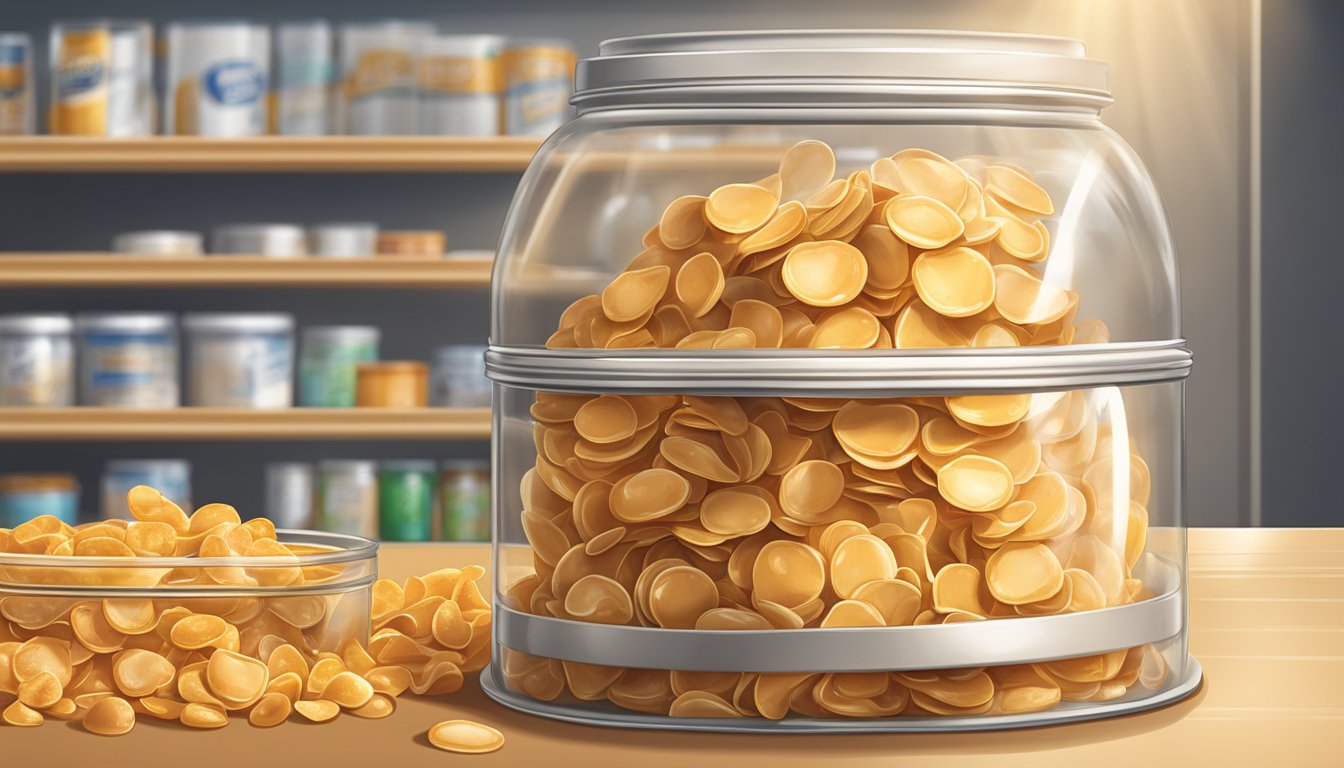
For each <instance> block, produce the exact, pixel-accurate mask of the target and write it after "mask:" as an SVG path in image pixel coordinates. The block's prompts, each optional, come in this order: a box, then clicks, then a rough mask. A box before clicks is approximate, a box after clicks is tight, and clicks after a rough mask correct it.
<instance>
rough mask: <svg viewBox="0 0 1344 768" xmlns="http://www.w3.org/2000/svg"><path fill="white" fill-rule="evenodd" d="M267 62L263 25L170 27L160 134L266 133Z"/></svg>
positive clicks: (267, 36)
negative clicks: (161, 130) (161, 132)
mask: <svg viewBox="0 0 1344 768" xmlns="http://www.w3.org/2000/svg"><path fill="white" fill-rule="evenodd" d="M270 58H271V30H270V29H269V28H267V27H266V26H264V25H262V24H253V23H250V22H245V21H212V22H174V23H172V24H169V25H168V74H167V83H166V93H165V95H164V108H163V132H164V134H165V135H170V136H260V135H262V134H264V133H266V123H267V103H266V102H267V98H266V90H267V87H268V82H269V80H270V69H271V62H270Z"/></svg>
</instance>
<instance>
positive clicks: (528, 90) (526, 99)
mask: <svg viewBox="0 0 1344 768" xmlns="http://www.w3.org/2000/svg"><path fill="white" fill-rule="evenodd" d="M576 60H577V55H576V54H575V52H574V46H573V45H572V44H571V43H570V42H569V41H567V40H526V39H510V40H509V42H508V45H506V46H505V48H504V53H503V55H502V56H501V57H500V62H501V66H500V70H501V72H502V75H501V77H502V79H503V83H504V133H506V134H508V135H510V136H546V135H549V134H550V133H551V132H553V131H554V130H555V129H556V128H559V127H560V126H561V125H563V124H564V123H565V121H566V120H568V119H569V117H570V109H569V97H570V96H572V95H573V94H574V66H575V63H576Z"/></svg>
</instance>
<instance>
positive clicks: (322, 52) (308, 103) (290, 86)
mask: <svg viewBox="0 0 1344 768" xmlns="http://www.w3.org/2000/svg"><path fill="white" fill-rule="evenodd" d="M332 68H333V64H332V60H331V25H330V24H329V23H327V21H326V20H325V19H312V20H309V21H284V22H281V23H280V24H278V25H276V28H275V115H276V116H275V132H276V133H278V134H280V135H282V136H324V135H326V134H328V133H331V73H332Z"/></svg>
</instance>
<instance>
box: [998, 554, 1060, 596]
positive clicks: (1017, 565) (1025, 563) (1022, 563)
mask: <svg viewBox="0 0 1344 768" xmlns="http://www.w3.org/2000/svg"><path fill="white" fill-rule="evenodd" d="M985 577H986V578H985V580H986V582H987V583H988V584H989V591H990V593H991V594H993V595H994V597H995V599H997V600H1000V601H1002V602H1004V603H1007V604H1009V605H1021V604H1023V603H1032V602H1036V601H1038V600H1044V599H1045V598H1047V597H1050V596H1051V595H1053V594H1055V593H1056V592H1058V591H1059V590H1060V588H1061V587H1063V586H1064V569H1063V568H1062V567H1061V566H1060V564H1059V560H1058V558H1056V557H1055V554H1054V553H1053V552H1051V551H1050V548H1049V547H1046V546H1045V545H1044V544H1030V543H1009V544H1005V545H1003V546H1002V547H1000V548H999V549H998V550H996V551H995V552H994V554H992V555H990V557H989V561H988V562H987V563H985Z"/></svg>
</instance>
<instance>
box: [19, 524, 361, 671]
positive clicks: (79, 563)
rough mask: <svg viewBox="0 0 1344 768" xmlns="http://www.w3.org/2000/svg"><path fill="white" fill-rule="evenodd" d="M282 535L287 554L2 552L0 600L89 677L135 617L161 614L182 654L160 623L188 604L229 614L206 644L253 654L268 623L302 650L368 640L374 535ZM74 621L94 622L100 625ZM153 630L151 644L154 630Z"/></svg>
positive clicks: (106, 661) (312, 653) (125, 643)
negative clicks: (61, 644)
mask: <svg viewBox="0 0 1344 768" xmlns="http://www.w3.org/2000/svg"><path fill="white" fill-rule="evenodd" d="M14 535H15V536H16V538H17V537H18V536H19V535H20V534H19V532H18V531H16V532H15V534H14ZM40 538H41V537H40V536H39V537H35V539H36V540H40ZM278 538H279V541H280V542H281V543H282V544H284V545H286V546H287V547H289V548H290V550H292V551H293V552H294V553H295V555H296V556H295V557H274V556H270V557H210V558H201V557H141V556H135V557H129V556H128V557H120V556H118V557H85V556H55V555H47V554H42V553H40V552H38V553H36V554H0V605H3V607H4V609H5V615H6V616H12V617H20V620H17V621H15V622H14V623H13V624H12V625H11V626H12V630H13V631H14V632H15V633H21V634H22V636H23V637H24V638H28V637H33V636H51V637H56V638H59V639H61V640H63V641H67V642H68V643H69V647H70V661H71V662H72V665H73V667H74V669H75V672H76V674H75V675H74V678H75V679H76V680H83V679H84V677H87V675H83V676H81V675H80V674H78V673H79V672H80V671H81V670H87V669H90V668H92V667H90V666H88V665H98V666H101V665H110V664H111V661H112V657H113V655H115V654H116V653H118V652H120V651H121V650H122V648H123V647H130V644H131V643H132V641H131V640H128V639H127V638H128V636H129V637H134V638H141V637H143V636H145V634H146V633H145V632H143V631H140V632H136V631H134V629H135V627H130V626H128V624H130V623H131V622H134V623H135V624H136V626H137V627H143V626H144V624H149V625H150V626H151V627H152V626H155V625H158V627H159V632H160V633H161V634H162V635H163V637H162V649H161V650H162V651H163V652H164V653H168V654H176V655H179V656H180V655H183V654H184V653H185V652H184V651H183V650H181V649H178V648H175V647H174V646H173V645H172V644H171V643H170V642H169V640H168V638H167V634H166V628H170V627H172V626H173V623H174V622H175V621H176V620H179V619H181V618H182V617H184V616H190V615H192V614H209V615H212V616H218V617H219V618H222V619H223V620H224V622H225V623H226V624H227V628H226V630H225V633H224V634H222V635H221V636H220V637H218V638H217V641H218V644H216V643H213V642H212V643H211V645H212V646H214V647H217V648H229V649H230V650H233V651H235V652H238V653H243V654H246V655H248V656H252V657H254V658H255V657H258V655H259V649H260V648H261V647H262V645H264V644H266V643H268V642H271V641H268V640H266V639H265V638H267V637H268V636H270V635H275V636H277V637H280V638H283V640H284V642H287V643H291V644H293V645H294V647H295V648H297V649H299V651H300V652H302V653H303V654H304V655H305V656H307V657H308V658H310V659H312V658H315V657H316V656H317V654H318V653H321V652H332V653H339V652H341V651H342V650H343V648H344V646H345V645H346V644H347V643H349V642H351V641H355V642H359V643H363V644H367V642H368V635H369V604H370V603H369V601H370V598H371V592H372V589H371V588H372V585H373V581H374V579H375V577H376V575H377V559H376V556H377V550H378V545H377V544H375V543H374V542H372V541H366V540H364V539H359V538H356V537H353V536H341V535H337V534H330V533H315V532H311V531H280V532H279V537H278ZM151 605H152V609H153V610H148V608H149V607H150V606H151ZM90 611H93V613H90ZM142 611H143V612H145V613H147V614H148V615H142V613H141V612H142ZM104 612H106V616H107V617H109V618H104ZM112 618H115V619H117V620H118V624H117V625H115V626H116V629H113V627H110V626H107V624H106V622H107V621H110V620H112ZM123 621H124V622H126V623H122V622H123ZM72 625H73V626H74V627H75V630H74V631H72V630H71V627H72ZM81 626H82V627H92V628H94V629H98V628H100V627H101V633H98V632H92V631H89V630H84V631H81ZM123 629H125V630H127V633H126V634H123V633H122V632H121V631H120V630H123ZM3 634H4V633H3V632H0V635H3ZM149 634H150V635H152V634H153V632H152V631H151V632H150V633H149ZM6 639H8V640H12V639H14V637H8V636H7V637H6ZM149 639H153V640H155V641H156V643H155V645H154V646H153V647H152V649H153V650H156V651H159V650H160V645H159V644H158V640H159V638H149ZM94 640H97V641H98V642H94ZM137 647H139V646H137ZM262 658H264V657H262ZM76 692H78V691H76Z"/></svg>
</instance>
